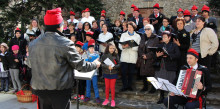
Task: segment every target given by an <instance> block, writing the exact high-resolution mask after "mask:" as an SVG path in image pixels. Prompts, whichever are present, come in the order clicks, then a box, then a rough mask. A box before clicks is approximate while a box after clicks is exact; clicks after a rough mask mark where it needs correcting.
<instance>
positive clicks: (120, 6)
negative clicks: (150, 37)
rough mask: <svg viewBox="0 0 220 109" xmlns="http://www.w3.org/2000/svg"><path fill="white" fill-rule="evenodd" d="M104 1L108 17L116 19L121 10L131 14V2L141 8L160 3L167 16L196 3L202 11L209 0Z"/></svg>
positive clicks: (189, 7)
mask: <svg viewBox="0 0 220 109" xmlns="http://www.w3.org/2000/svg"><path fill="white" fill-rule="evenodd" d="M147 1H149V2H147ZM102 3H103V4H105V6H104V7H105V9H106V11H107V17H109V18H110V19H111V20H115V19H117V18H118V17H119V13H120V11H121V10H123V11H124V12H125V13H126V16H127V15H128V14H130V13H131V12H130V6H131V4H135V5H136V6H137V7H139V8H148V7H153V5H154V4H155V3H159V4H160V7H163V11H164V12H163V13H164V14H165V15H166V16H167V17H171V16H172V15H176V11H177V10H178V9H179V8H182V9H191V7H192V6H193V5H194V4H195V5H197V6H198V8H199V11H200V10H201V8H202V6H203V5H204V4H207V0H102Z"/></svg>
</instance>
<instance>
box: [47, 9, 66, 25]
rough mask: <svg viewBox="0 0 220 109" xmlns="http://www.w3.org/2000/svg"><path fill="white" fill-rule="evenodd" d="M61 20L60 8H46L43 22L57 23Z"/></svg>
mask: <svg viewBox="0 0 220 109" xmlns="http://www.w3.org/2000/svg"><path fill="white" fill-rule="evenodd" d="M62 22H63V17H62V15H61V8H56V9H52V10H47V12H46V15H45V16H44V24H45V25H48V26H52V25H59V24H61V23H62Z"/></svg>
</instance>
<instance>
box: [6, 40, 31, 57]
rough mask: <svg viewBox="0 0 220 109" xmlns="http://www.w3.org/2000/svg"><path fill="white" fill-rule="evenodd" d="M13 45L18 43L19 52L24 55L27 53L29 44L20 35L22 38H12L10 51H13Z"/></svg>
mask: <svg viewBox="0 0 220 109" xmlns="http://www.w3.org/2000/svg"><path fill="white" fill-rule="evenodd" d="M13 45H18V46H19V52H20V53H21V54H22V55H25V54H26V45H27V41H26V40H25V39H24V38H22V37H20V38H16V37H14V38H12V39H11V41H10V42H9V52H12V49H11V48H12V46H13Z"/></svg>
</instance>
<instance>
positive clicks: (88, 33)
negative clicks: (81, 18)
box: [86, 31, 94, 37]
mask: <svg viewBox="0 0 220 109" xmlns="http://www.w3.org/2000/svg"><path fill="white" fill-rule="evenodd" d="M93 34H94V32H92V31H88V32H86V36H91V37H92V36H93Z"/></svg>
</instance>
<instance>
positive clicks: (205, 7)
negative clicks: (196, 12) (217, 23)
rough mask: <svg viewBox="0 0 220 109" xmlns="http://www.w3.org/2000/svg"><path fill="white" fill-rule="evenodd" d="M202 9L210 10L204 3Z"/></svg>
mask: <svg viewBox="0 0 220 109" xmlns="http://www.w3.org/2000/svg"><path fill="white" fill-rule="evenodd" d="M202 11H208V12H209V11H210V9H209V7H208V6H206V5H204V6H203V7H202Z"/></svg>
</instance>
